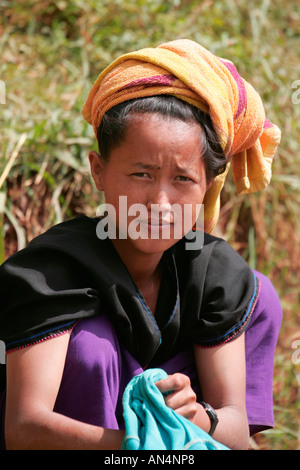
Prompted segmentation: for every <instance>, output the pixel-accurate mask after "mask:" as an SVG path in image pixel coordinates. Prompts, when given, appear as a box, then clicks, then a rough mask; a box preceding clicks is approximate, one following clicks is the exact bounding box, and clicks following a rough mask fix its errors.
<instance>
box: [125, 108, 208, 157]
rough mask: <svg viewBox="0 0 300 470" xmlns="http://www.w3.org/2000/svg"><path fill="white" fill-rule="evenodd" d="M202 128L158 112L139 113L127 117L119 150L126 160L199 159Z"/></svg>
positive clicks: (193, 123)
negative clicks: (136, 158) (127, 121)
mask: <svg viewBox="0 0 300 470" xmlns="http://www.w3.org/2000/svg"><path fill="white" fill-rule="evenodd" d="M202 143H203V131H202V128H201V126H200V124H196V123H195V122H184V121H181V120H179V119H177V118H170V117H165V116H162V115H159V114H148V113H147V114H138V115H133V116H131V117H130V120H129V123H128V125H127V128H126V132H125V135H124V138H123V140H122V142H121V143H120V146H119V150H120V151H122V152H123V155H124V157H125V156H126V157H127V159H128V158H129V159H130V160H131V159H135V157H137V156H139V157H140V158H141V157H143V158H144V159H147V158H148V159H154V160H155V159H158V160H160V159H162V163H163V162H164V161H165V160H166V157H168V159H173V160H174V161H176V160H177V161H178V160H180V161H181V162H182V163H183V162H184V161H190V160H191V159H193V158H196V159H197V160H199V157H200V156H201V154H202V147H203V146H202Z"/></svg>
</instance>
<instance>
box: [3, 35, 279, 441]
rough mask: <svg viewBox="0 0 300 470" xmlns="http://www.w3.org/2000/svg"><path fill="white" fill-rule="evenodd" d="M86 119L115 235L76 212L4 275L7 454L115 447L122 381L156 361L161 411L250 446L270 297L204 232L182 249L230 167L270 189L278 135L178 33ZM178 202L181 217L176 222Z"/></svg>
mask: <svg viewBox="0 0 300 470" xmlns="http://www.w3.org/2000/svg"><path fill="white" fill-rule="evenodd" d="M83 114H84V117H85V118H86V119H87V120H88V121H89V122H90V123H91V124H92V125H93V126H94V129H95V133H96V136H97V138H98V143H99V151H100V155H99V154H98V153H96V152H94V151H93V152H91V153H90V155H89V159H90V166H91V173H92V177H93V179H94V181H95V184H96V187H97V188H98V189H99V190H100V191H104V194H105V198H106V202H107V204H108V205H110V206H112V207H113V208H115V215H116V217H115V220H114V222H115V232H114V233H115V236H110V238H108V237H105V236H104V234H105V233H107V232H105V230H107V231H108V232H109V233H110V234H111V233H112V232H110V227H109V226H110V224H111V223H112V219H111V218H109V217H104V218H102V220H100V221H99V219H88V218H86V217H80V218H77V219H74V220H72V221H69V222H66V223H63V224H60V225H58V226H56V227H53V228H52V229H50V230H49V231H48V232H46V233H45V234H43V235H42V236H40V237H38V238H37V239H35V240H33V241H32V242H31V243H30V244H29V246H28V247H27V248H26V249H25V250H23V251H21V252H20V253H18V254H16V255H15V256H13V257H12V258H11V259H10V260H8V261H7V262H6V263H5V264H4V265H3V266H2V268H1V274H0V281H1V289H3V292H1V297H2V299H4V301H3V309H2V312H1V316H0V322H1V329H2V331H3V339H4V340H5V342H6V345H7V349H8V350H9V351H12V352H9V354H8V355H7V386H6V390H7V393H6V434H5V438H6V445H7V447H9V448H34V449H38V448H44V449H45V448H66V449H74V448H75V449H79V448H88V449H119V448H120V447H121V443H122V440H123V436H124V430H123V429H122V427H123V426H124V423H123V420H122V394H123V391H124V388H125V386H126V384H127V383H128V382H129V380H130V379H131V378H132V377H133V376H134V375H136V374H138V373H139V372H141V371H142V370H144V369H146V368H150V367H161V368H162V369H164V370H165V371H166V372H167V373H168V374H169V376H168V378H166V379H164V380H161V381H159V382H158V383H157V387H158V388H159V390H160V391H161V392H162V393H165V392H168V393H167V394H166V396H165V402H166V404H167V405H168V406H169V407H171V408H172V409H174V410H175V411H176V412H177V413H179V414H181V415H183V416H185V417H186V418H187V419H189V420H190V421H192V422H193V423H195V424H196V425H198V426H199V427H201V428H202V429H204V430H205V431H206V432H209V433H210V434H213V436H214V438H215V439H216V440H218V441H220V442H222V443H223V444H225V445H227V446H228V447H229V448H231V449H244V448H247V447H248V439H249V426H250V433H251V434H252V433H253V432H256V431H257V430H260V429H264V428H266V427H269V426H271V425H272V420H273V417H272V367H273V355H274V347H275V344H276V340H277V335H278V329H279V326H280V318H281V310H280V304H279V303H278V298H277V296H276V293H274V289H273V287H272V286H271V285H270V284H268V281H267V280H266V278H264V277H263V276H262V275H260V274H259V273H253V272H252V271H251V270H250V269H249V267H248V266H247V264H246V263H245V262H244V260H242V258H241V257H240V256H239V255H237V253H235V251H234V250H232V249H231V248H230V247H229V245H228V244H226V243H225V242H224V241H223V240H220V239H217V238H215V237H212V236H211V235H208V233H205V234H204V235H203V246H202V247H200V248H199V247H198V248H193V249H189V248H188V247H187V243H188V241H189V239H190V238H191V234H192V235H193V232H192V229H193V227H195V225H196V224H197V217H198V213H197V210H196V209H197V207H198V206H199V204H202V203H204V207H205V216H204V228H205V232H210V231H211V230H212V228H213V226H214V225H215V223H216V222H217V219H218V214H219V197H220V191H221V189H222V186H223V184H224V180H225V177H226V174H227V171H228V168H229V162H232V167H233V172H234V176H235V183H236V186H237V190H238V192H245V191H253V190H258V189H261V188H262V187H263V186H264V185H266V184H267V182H268V179H269V177H270V165H271V159H272V155H273V153H274V151H275V148H276V146H277V144H278V143H279V139H280V132H279V130H278V129H277V128H276V126H274V125H273V124H271V123H270V122H269V121H267V120H266V119H265V116H264V112H263V107H262V104H261V101H260V99H259V97H258V95H257V93H256V92H255V91H254V90H253V89H252V87H251V86H250V85H249V84H247V83H246V82H244V81H243V80H242V79H241V77H240V76H239V75H238V73H237V71H236V69H235V68H234V66H233V64H231V63H229V62H227V61H225V60H223V59H222V60H221V59H219V58H217V57H215V56H213V55H212V54H210V53H209V52H208V51H206V50H205V49H203V48H202V47H201V46H199V45H198V44H195V43H193V42H191V41H186V40H183V41H174V42H171V43H168V44H165V45H162V46H160V47H159V48H156V49H145V50H142V51H137V52H136V53H131V54H127V55H125V56H122V57H121V58H119V59H118V60H116V61H115V62H114V63H113V64H112V65H111V66H110V67H108V68H107V69H106V70H105V71H104V72H103V73H102V74H101V75H100V76H99V78H98V79H97V81H96V82H95V84H94V86H93V88H92V90H91V92H90V95H89V97H88V100H87V102H86V105H85V107H84V110H83ZM121 197H125V198H126V203H127V207H128V213H127V214H126V218H125V220H126V222H125V225H124V224H122V226H121V224H120V220H121V219H122V215H124V214H122V211H121V210H120V207H121V205H120V198H121ZM136 203H139V204H140V205H142V206H143V207H144V208H145V209H146V218H142V219H139V220H138V225H139V230H140V231H141V233H143V236H140V237H135V236H132V232H130V227H132V224H133V223H136V219H135V217H136V214H135V213H133V212H132V211H130V208H132V207H133V206H134V204H136ZM175 204H177V207H178V206H179V208H180V211H181V213H182V214H184V212H185V210H187V208H192V211H191V212H190V214H189V218H187V217H185V218H184V217H183V219H184V220H185V221H186V220H188V223H185V224H184V223H181V224H179V225H180V226H179V227H178V226H177V225H176V223H175V218H174V210H173V209H174V205H175ZM122 207H123V206H122ZM153 208H155V211H154V213H153V212H152V209H153ZM183 219H182V220H183ZM99 223H100V224H101V226H100V230H99V225H98V224H99ZM165 226H168V228H169V235H168V237H164V236H163V231H164V227H165ZM178 228H180V229H181V233H182V239H181V240H179V241H178V236H177V233H178ZM194 233H195V237H196V236H197V232H194ZM99 234H102V236H99ZM15 292H18V295H17V296H15V295H14V294H15ZM270 299H271V302H270ZM268 308H269V309H272V311H273V314H274V315H273V317H272V318H271V317H270V315H268ZM266 331H268V335H266ZM258 333H259V334H261V335H262V337H259V334H258ZM46 339H47V341H46ZM245 351H246V353H245ZM262 356H264V362H263V363H262V361H261V359H262ZM262 377H263V379H264V380H262ZM202 400H203V401H202ZM262 410H264V412H263V413H262Z"/></svg>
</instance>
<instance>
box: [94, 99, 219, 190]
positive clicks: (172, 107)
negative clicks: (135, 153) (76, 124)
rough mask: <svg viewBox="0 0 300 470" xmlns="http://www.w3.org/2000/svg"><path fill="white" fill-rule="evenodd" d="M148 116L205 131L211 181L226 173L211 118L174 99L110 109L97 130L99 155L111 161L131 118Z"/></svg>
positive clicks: (141, 101) (205, 155)
mask: <svg viewBox="0 0 300 470" xmlns="http://www.w3.org/2000/svg"><path fill="white" fill-rule="evenodd" d="M147 113H154V114H160V115H163V116H166V117H170V118H172V119H179V120H181V121H184V122H194V123H196V124H199V125H200V127H201V128H202V131H203V132H202V133H201V136H202V147H203V154H202V155H201V157H202V158H203V161H204V164H205V168H206V179H207V181H210V180H211V179H213V178H215V177H216V176H217V175H219V174H221V173H223V172H224V171H225V168H226V163H227V158H226V156H225V153H224V151H223V149H222V146H221V144H220V140H219V137H218V134H217V132H216V131H215V129H214V127H213V124H212V121H211V118H210V116H209V115H208V114H205V113H204V112H202V111H201V110H200V109H198V108H196V107H195V106H193V105H191V104H189V103H187V102H186V101H183V100H181V99H178V98H176V97H175V96H171V95H156V96H151V97H146V98H137V99H133V100H129V101H125V102H124V103H121V104H118V105H116V106H114V107H113V108H111V109H109V110H108V111H107V112H106V113H105V114H104V116H103V118H102V121H101V123H100V126H99V127H98V130H97V141H98V147H99V152H100V155H101V157H102V158H103V159H104V160H108V159H109V154H110V151H111V150H112V149H113V148H116V147H117V146H118V145H119V144H120V143H121V142H122V139H123V138H124V136H125V132H126V129H127V127H128V125H129V123H130V117H132V116H133V115H136V114H147Z"/></svg>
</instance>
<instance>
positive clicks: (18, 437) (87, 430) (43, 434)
mask: <svg viewBox="0 0 300 470" xmlns="http://www.w3.org/2000/svg"><path fill="white" fill-rule="evenodd" d="M123 436H124V431H122V430H112V429H104V428H102V427H98V426H94V425H90V424H86V423H82V422H79V421H76V420H74V419H71V418H68V417H66V416H63V415H60V414H58V413H54V412H49V411H47V410H45V411H41V412H39V413H38V414H37V415H36V416H32V417H31V419H22V420H20V421H19V422H18V423H17V422H14V423H12V422H10V423H9V422H7V423H6V445H7V448H8V449H16V450H23V449H32V450H54V449H61V450H101V449H103V450H105V449H109V450H118V449H120V448H121V444H122V439H123Z"/></svg>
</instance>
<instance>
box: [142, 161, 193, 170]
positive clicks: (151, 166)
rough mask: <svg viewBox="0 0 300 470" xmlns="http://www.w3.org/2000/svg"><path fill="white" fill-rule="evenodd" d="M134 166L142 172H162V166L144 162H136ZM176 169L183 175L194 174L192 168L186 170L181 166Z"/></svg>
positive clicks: (176, 166)
mask: <svg viewBox="0 0 300 470" xmlns="http://www.w3.org/2000/svg"><path fill="white" fill-rule="evenodd" d="M133 166H134V167H136V168H139V169H141V170H160V165H157V164H153V163H144V162H135V163H133ZM175 169H176V170H177V171H178V172H181V173H190V172H193V169H192V168H185V167H182V166H179V165H175Z"/></svg>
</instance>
